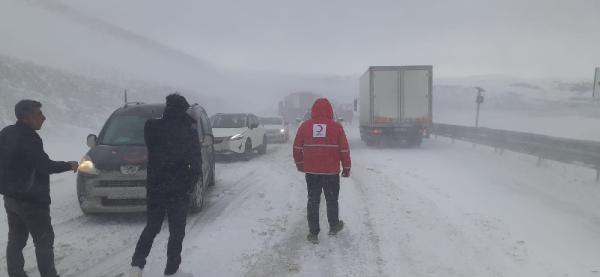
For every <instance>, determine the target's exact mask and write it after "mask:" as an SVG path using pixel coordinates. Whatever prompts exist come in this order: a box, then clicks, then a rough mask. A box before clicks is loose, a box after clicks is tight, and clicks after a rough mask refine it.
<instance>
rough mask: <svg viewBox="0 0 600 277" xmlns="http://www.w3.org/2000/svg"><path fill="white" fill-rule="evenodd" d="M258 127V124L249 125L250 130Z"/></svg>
mask: <svg viewBox="0 0 600 277" xmlns="http://www.w3.org/2000/svg"><path fill="white" fill-rule="evenodd" d="M258 126H259V124H258V123H254V124H252V125H250V129H255V128H258Z"/></svg>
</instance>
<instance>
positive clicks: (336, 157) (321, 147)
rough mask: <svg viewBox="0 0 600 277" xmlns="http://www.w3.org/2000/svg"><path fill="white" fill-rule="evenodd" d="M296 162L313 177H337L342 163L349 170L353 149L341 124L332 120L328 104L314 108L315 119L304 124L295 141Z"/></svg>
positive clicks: (319, 103) (320, 103)
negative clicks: (351, 150)
mask: <svg viewBox="0 0 600 277" xmlns="http://www.w3.org/2000/svg"><path fill="white" fill-rule="evenodd" d="M294 161H295V162H296V164H297V165H299V166H302V167H303V168H304V172H306V173H312V174H325V175H337V174H339V173H340V163H341V165H342V167H343V168H348V169H350V165H351V161H350V148H349V146H348V140H347V139H346V133H344V128H343V127H342V125H341V124H339V123H337V122H336V121H334V120H333V108H332V107H331V104H330V103H329V101H328V100H327V99H325V98H320V99H317V101H315V104H314V105H313V107H312V118H311V119H309V120H307V121H304V122H303V123H302V125H300V127H298V131H297V133H296V139H294Z"/></svg>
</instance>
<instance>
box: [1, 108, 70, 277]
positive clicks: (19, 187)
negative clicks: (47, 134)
mask: <svg viewBox="0 0 600 277" xmlns="http://www.w3.org/2000/svg"><path fill="white" fill-rule="evenodd" d="M41 107H42V104H41V103H40V102H37V101H33V100H22V101H20V102H19V103H17V105H15V115H16V116H17V123H16V124H14V125H11V126H8V127H6V128H4V129H3V130H2V131H0V193H2V194H4V207H5V209H6V214H7V221H8V244H7V246H6V263H7V266H6V268H7V271H8V276H9V277H27V273H25V270H24V269H23V267H24V266H25V259H24V257H23V248H25V245H26V244H27V240H28V238H29V234H31V237H32V239H33V244H34V245H35V256H36V258H37V264H38V270H39V272H40V276H41V277H57V276H58V274H57V272H56V268H55V266H54V231H53V229H52V223H51V219H50V174H54V173H61V172H66V171H70V170H72V171H74V172H75V171H77V167H78V163H77V162H73V161H72V162H55V161H52V160H50V158H49V157H48V155H47V154H46V153H45V152H44V146H43V144H42V139H41V138H40V136H39V135H38V134H37V132H36V131H37V130H40V129H41V128H42V125H43V124H44V121H45V120H46V117H45V116H44V114H43V113H42V111H41Z"/></svg>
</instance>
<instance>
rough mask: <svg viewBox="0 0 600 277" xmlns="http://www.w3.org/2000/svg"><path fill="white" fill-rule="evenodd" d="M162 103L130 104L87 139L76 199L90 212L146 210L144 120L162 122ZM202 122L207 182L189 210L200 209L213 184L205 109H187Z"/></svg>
mask: <svg viewBox="0 0 600 277" xmlns="http://www.w3.org/2000/svg"><path fill="white" fill-rule="evenodd" d="M164 108H165V105H164V104H128V105H125V106H124V107H121V108H119V109H117V110H116V111H114V112H113V114H112V115H111V116H110V117H109V119H108V120H107V121H106V123H105V124H104V127H103V128H102V130H101V131H100V135H99V136H97V137H96V135H89V136H88V138H87V144H88V146H89V147H90V150H89V151H88V152H87V154H86V155H85V156H84V157H83V159H82V160H81V163H80V166H79V173H78V175H77V197H78V198H79V205H80V207H81V210H82V211H83V212H84V213H86V214H88V213H128V212H142V211H145V210H146V188H145V186H146V169H147V164H148V153H147V149H146V145H145V142H144V125H145V123H146V120H148V119H152V118H160V117H161V116H162V112H163V110H164ZM188 114H190V115H191V116H192V117H193V118H194V119H196V121H197V122H198V124H197V126H196V129H197V131H198V134H199V137H200V143H201V145H202V162H203V163H202V172H203V176H204V178H203V180H199V181H198V184H196V188H195V190H194V193H193V195H192V200H191V203H190V209H191V211H193V212H197V211H199V210H201V209H202V205H203V203H204V194H205V191H206V188H207V186H212V185H214V184H215V159H214V147H213V142H214V137H213V134H212V128H211V125H210V121H209V118H208V116H207V114H206V111H205V110H204V108H202V107H201V106H200V105H198V104H194V105H193V106H192V107H190V109H189V110H188Z"/></svg>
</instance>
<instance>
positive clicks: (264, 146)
mask: <svg viewBox="0 0 600 277" xmlns="http://www.w3.org/2000/svg"><path fill="white" fill-rule="evenodd" d="M258 154H260V155H264V154H267V136H263V143H262V145H261V146H260V147H259V148H258Z"/></svg>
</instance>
